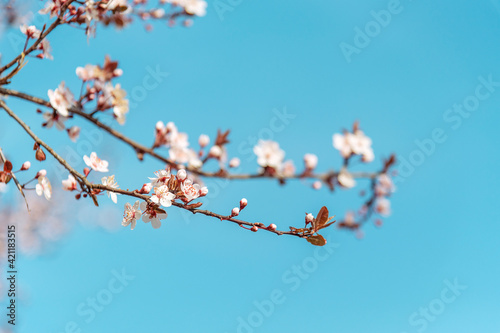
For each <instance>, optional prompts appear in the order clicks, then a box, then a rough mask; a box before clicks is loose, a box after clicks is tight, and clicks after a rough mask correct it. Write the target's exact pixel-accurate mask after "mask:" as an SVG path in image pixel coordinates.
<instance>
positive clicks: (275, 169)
mask: <svg viewBox="0 0 500 333" xmlns="http://www.w3.org/2000/svg"><path fill="white" fill-rule="evenodd" d="M253 152H254V153H255V155H257V163H258V164H259V165H260V166H261V167H262V168H263V171H264V173H266V174H267V175H270V176H278V177H292V176H293V175H294V174H295V166H294V164H293V161H291V160H288V161H286V162H284V161H283V160H284V159H285V151H283V150H282V149H281V148H280V146H279V144H278V143H277V142H275V141H271V140H259V142H258V143H257V145H256V146H255V147H254V148H253Z"/></svg>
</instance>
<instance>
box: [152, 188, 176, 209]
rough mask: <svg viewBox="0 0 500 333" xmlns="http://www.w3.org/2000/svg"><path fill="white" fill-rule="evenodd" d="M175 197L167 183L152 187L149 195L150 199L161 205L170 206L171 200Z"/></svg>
mask: <svg viewBox="0 0 500 333" xmlns="http://www.w3.org/2000/svg"><path fill="white" fill-rule="evenodd" d="M174 199H175V194H173V193H172V192H170V190H169V188H168V186H167V185H162V186H160V187H155V188H154V194H153V195H152V196H151V201H152V202H154V203H155V204H158V205H162V206H163V207H170V206H172V201H173V200H174Z"/></svg>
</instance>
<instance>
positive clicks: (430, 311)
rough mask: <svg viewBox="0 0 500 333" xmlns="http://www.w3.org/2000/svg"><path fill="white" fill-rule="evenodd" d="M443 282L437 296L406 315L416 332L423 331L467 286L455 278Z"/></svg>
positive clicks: (420, 332)
mask: <svg viewBox="0 0 500 333" xmlns="http://www.w3.org/2000/svg"><path fill="white" fill-rule="evenodd" d="M443 283H444V285H445V287H444V288H443V289H442V290H441V292H440V293H439V296H438V297H436V298H434V299H433V300H431V301H430V302H429V303H428V304H426V305H424V306H421V307H420V308H418V310H417V311H415V312H413V313H412V314H410V316H409V317H408V323H409V324H410V326H412V328H414V329H415V330H416V332H418V333H422V332H424V331H425V330H426V329H427V328H428V327H429V325H430V324H431V323H433V322H435V321H436V320H437V319H438V318H439V316H441V315H442V314H443V313H444V312H445V311H446V309H447V308H448V306H450V304H452V303H453V302H455V301H456V300H457V298H458V297H459V296H460V295H462V292H463V291H464V290H466V289H467V288H468V286H466V285H462V284H460V282H459V281H458V279H457V278H455V279H453V282H451V281H450V280H448V279H447V280H444V281H443ZM401 333H408V332H406V331H405V332H401Z"/></svg>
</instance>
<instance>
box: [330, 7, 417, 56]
mask: <svg viewBox="0 0 500 333" xmlns="http://www.w3.org/2000/svg"><path fill="white" fill-rule="evenodd" d="M410 1H412V0H410ZM386 8H387V9H381V10H378V11H375V10H372V11H370V16H371V17H372V20H370V21H368V22H367V23H366V24H365V25H364V27H363V28H360V27H358V26H355V27H354V38H353V41H352V44H349V43H346V42H341V43H340V44H339V47H340V50H341V51H342V54H343V55H344V58H345V60H346V61H347V63H351V61H352V56H353V55H354V54H360V53H361V51H362V50H363V49H365V48H366V47H368V45H370V43H371V42H372V40H373V39H374V38H376V37H377V36H378V35H380V33H381V32H382V30H383V29H385V28H387V26H389V24H390V23H391V22H392V19H393V17H394V16H395V15H398V14H400V13H401V12H402V11H403V9H404V7H403V5H402V4H401V1H400V0H390V1H389V2H388V3H387V6H386Z"/></svg>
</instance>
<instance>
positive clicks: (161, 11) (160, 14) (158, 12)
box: [151, 8, 165, 19]
mask: <svg viewBox="0 0 500 333" xmlns="http://www.w3.org/2000/svg"><path fill="white" fill-rule="evenodd" d="M163 15H165V10H164V9H163V8H159V9H156V10H154V11H153V12H152V13H151V16H153V17H154V18H157V19H158V18H161V17H163Z"/></svg>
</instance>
